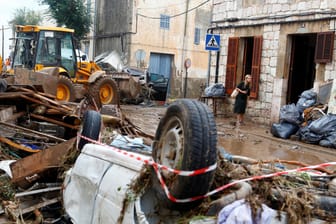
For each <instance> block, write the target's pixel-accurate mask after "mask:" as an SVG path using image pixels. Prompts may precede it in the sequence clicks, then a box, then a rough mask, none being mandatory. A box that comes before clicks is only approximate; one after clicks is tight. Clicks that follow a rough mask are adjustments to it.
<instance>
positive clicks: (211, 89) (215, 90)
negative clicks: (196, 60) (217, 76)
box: [204, 83, 225, 96]
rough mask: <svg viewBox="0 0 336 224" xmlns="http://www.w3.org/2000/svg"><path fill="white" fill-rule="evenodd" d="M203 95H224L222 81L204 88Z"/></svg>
mask: <svg viewBox="0 0 336 224" xmlns="http://www.w3.org/2000/svg"><path fill="white" fill-rule="evenodd" d="M204 95H205V96H224V95H225V88H224V86H223V84H222V83H214V84H212V85H210V86H208V87H206V88H205V89H204Z"/></svg>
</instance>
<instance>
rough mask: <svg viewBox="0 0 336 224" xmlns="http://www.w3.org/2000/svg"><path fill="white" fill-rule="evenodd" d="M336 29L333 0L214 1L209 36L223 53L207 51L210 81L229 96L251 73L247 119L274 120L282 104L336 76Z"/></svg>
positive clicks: (265, 122)
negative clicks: (214, 37) (216, 82)
mask: <svg viewBox="0 0 336 224" xmlns="http://www.w3.org/2000/svg"><path fill="white" fill-rule="evenodd" d="M335 29H336V1H329V0H312V1H306V0H214V1H213V16H212V23H211V29H210V32H213V33H214V34H220V36H221V49H220V51H219V52H218V53H216V52H212V53H211V57H210V65H211V69H210V77H211V78H210V83H211V82H214V80H215V79H217V80H219V82H222V83H223V84H224V86H225V87H226V91H227V92H228V93H230V92H231V91H232V90H233V88H234V87H235V85H236V84H238V82H240V81H241V80H242V77H243V76H244V75H245V74H247V73H250V74H252V77H253V84H252V92H251V100H250V101H249V108H248V110H247V115H248V116H249V117H250V118H252V120H254V121H255V122H256V123H263V124H271V123H273V122H278V119H279V111H280V108H281V107H282V106H283V105H285V104H290V103H296V102H297V100H298V98H299V95H300V94H301V93H302V92H303V91H304V90H308V89H311V88H314V89H315V91H318V89H319V87H320V86H321V85H322V84H324V83H325V82H327V81H330V80H333V79H334V78H335V76H336V75H335V67H336V63H335V49H334V42H335V37H334V31H335ZM217 54H218V55H217ZM218 57H219V60H217V58H218ZM217 62H218V63H217ZM216 71H219V72H217V73H216ZM216 76H217V77H216ZM229 101H230V102H229V104H232V101H233V100H229ZM225 108H229V109H230V107H228V106H226V107H225ZM225 108H223V110H225ZM229 109H226V110H229Z"/></svg>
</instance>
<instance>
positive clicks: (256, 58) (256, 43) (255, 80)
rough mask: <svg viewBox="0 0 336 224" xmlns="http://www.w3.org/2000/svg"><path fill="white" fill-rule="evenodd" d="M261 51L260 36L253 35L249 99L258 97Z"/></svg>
mask: <svg viewBox="0 0 336 224" xmlns="http://www.w3.org/2000/svg"><path fill="white" fill-rule="evenodd" d="M261 53H262V36H257V37H254V40H253V55H252V71H251V75H252V83H251V84H252V86H251V92H250V98H251V99H257V98H258V92H259V78H260V64H261Z"/></svg>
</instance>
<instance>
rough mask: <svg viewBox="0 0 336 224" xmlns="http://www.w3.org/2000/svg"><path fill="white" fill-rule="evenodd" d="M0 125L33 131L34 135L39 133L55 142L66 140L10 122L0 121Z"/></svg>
mask: <svg viewBox="0 0 336 224" xmlns="http://www.w3.org/2000/svg"><path fill="white" fill-rule="evenodd" d="M0 125H5V126H8V127H11V128H14V129H19V130H23V131H26V132H29V133H33V134H36V135H39V136H43V137H47V138H48V139H51V140H54V141H56V142H65V141H66V140H64V139H62V138H58V137H56V136H53V135H48V134H44V133H41V132H38V131H34V130H30V129H28V128H24V127H21V126H18V125H15V124H10V123H6V122H2V121H0Z"/></svg>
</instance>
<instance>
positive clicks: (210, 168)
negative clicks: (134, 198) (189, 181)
mask: <svg viewBox="0 0 336 224" xmlns="http://www.w3.org/2000/svg"><path fill="white" fill-rule="evenodd" d="M79 137H80V138H83V139H85V140H87V141H89V142H92V143H95V144H97V145H102V146H105V147H107V148H110V149H112V150H114V151H116V152H118V153H121V154H123V155H125V156H128V157H130V158H132V159H136V160H139V161H142V162H143V163H144V164H148V165H151V166H154V165H155V166H157V167H158V168H160V169H161V170H166V171H169V172H171V173H175V174H178V175H180V176H189V177H191V176H196V175H200V174H204V173H207V172H210V171H213V170H215V169H216V168H217V163H215V164H213V165H211V166H208V167H205V168H201V169H198V170H193V171H185V170H176V169H172V168H170V167H167V166H164V165H161V164H158V163H156V162H154V160H151V159H149V160H148V159H144V158H141V157H140V156H137V155H135V154H134V153H131V152H128V151H125V150H122V149H118V148H116V147H113V146H110V145H106V144H104V143H102V142H99V141H96V140H93V139H90V138H87V137H85V136H83V135H79Z"/></svg>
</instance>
